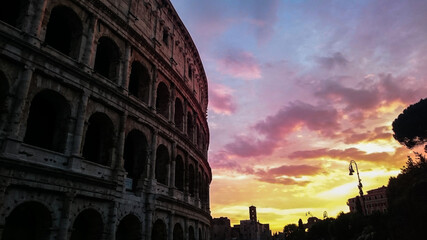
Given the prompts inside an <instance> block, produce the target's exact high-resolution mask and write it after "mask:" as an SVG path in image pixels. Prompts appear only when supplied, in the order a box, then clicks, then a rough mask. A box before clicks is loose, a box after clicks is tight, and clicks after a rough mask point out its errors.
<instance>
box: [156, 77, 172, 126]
mask: <svg viewBox="0 0 427 240" xmlns="http://www.w3.org/2000/svg"><path fill="white" fill-rule="evenodd" d="M156 111H157V112H158V113H159V114H161V115H163V116H164V117H165V118H169V89H168V87H167V86H166V84H165V83H163V82H161V83H159V85H158V86H157V98H156Z"/></svg>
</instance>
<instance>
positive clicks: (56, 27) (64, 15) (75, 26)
mask: <svg viewBox="0 0 427 240" xmlns="http://www.w3.org/2000/svg"><path fill="white" fill-rule="evenodd" d="M82 28H83V27H82V23H81V20H80V18H79V17H78V16H77V14H76V13H75V12H74V11H73V10H72V9H71V8H68V7H65V6H58V7H55V8H53V9H52V12H51V14H50V18H49V23H48V24H47V30H46V38H45V42H46V44H47V45H50V46H52V47H53V48H55V49H56V50H58V51H60V52H62V53H63V54H66V55H68V56H70V57H73V58H77V57H78V52H79V48H80V41H81V37H82Z"/></svg>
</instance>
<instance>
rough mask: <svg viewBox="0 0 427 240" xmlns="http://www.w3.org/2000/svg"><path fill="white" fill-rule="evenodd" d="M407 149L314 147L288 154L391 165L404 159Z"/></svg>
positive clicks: (291, 155)
mask: <svg viewBox="0 0 427 240" xmlns="http://www.w3.org/2000/svg"><path fill="white" fill-rule="evenodd" d="M407 154H408V150H407V149H406V148H404V147H400V148H398V149H396V152H394V153H389V152H375V153H366V152H364V151H361V150H359V149H357V148H347V149H344V150H340V149H327V148H321V149H314V150H305V151H296V152H293V153H291V154H289V158H291V159H301V160H302V159H304V160H307V159H314V160H316V159H319V158H334V159H338V160H343V161H350V160H356V161H368V162H380V163H383V164H387V165H391V166H400V164H401V163H402V162H403V161H405V159H406V156H407Z"/></svg>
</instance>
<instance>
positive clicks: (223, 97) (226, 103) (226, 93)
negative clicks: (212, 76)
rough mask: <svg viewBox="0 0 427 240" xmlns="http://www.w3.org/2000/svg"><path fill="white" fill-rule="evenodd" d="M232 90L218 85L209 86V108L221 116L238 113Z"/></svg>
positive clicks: (211, 84)
mask: <svg viewBox="0 0 427 240" xmlns="http://www.w3.org/2000/svg"><path fill="white" fill-rule="evenodd" d="M232 92H233V91H232V90H231V89H230V88H229V87H227V86H225V85H221V84H218V83H212V82H211V83H210V84H209V107H211V108H212V110H213V111H214V112H216V113H219V114H226V115H230V114H232V113H234V112H235V111H236V103H235V102H234V99H233V95H232Z"/></svg>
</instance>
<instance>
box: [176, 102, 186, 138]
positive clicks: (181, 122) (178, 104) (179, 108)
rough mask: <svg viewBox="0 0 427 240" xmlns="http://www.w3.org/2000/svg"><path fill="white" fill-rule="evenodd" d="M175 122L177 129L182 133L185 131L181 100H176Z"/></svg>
mask: <svg viewBox="0 0 427 240" xmlns="http://www.w3.org/2000/svg"><path fill="white" fill-rule="evenodd" d="M174 122H175V126H176V128H178V129H179V130H181V131H182V130H183V129H184V110H183V107H182V103H181V100H180V99H179V98H176V99H175V116H174Z"/></svg>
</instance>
